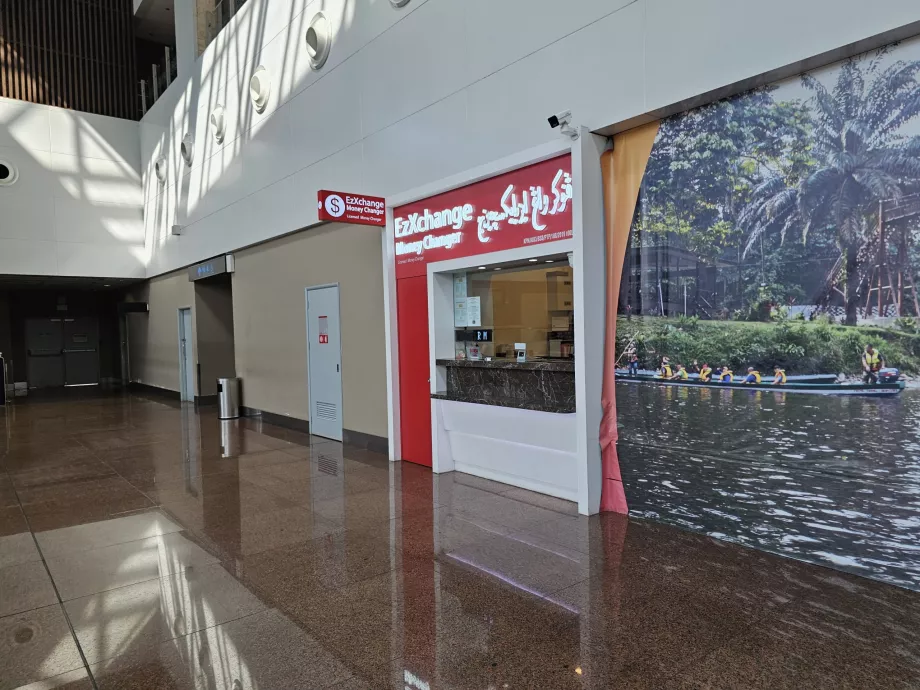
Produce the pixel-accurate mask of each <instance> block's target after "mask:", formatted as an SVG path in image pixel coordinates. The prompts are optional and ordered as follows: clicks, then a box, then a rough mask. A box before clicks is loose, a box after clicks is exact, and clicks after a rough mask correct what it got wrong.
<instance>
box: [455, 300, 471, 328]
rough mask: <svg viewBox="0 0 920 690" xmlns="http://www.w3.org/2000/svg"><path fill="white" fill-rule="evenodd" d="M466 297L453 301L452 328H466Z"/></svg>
mask: <svg viewBox="0 0 920 690" xmlns="http://www.w3.org/2000/svg"><path fill="white" fill-rule="evenodd" d="M466 300H467V298H466V297H460V298H456V299H454V328H466V327H467V326H469V324H468V323H467V319H468V317H467V311H466Z"/></svg>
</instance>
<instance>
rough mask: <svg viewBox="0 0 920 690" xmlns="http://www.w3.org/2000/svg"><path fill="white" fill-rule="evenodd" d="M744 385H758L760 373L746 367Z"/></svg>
mask: <svg viewBox="0 0 920 690" xmlns="http://www.w3.org/2000/svg"><path fill="white" fill-rule="evenodd" d="M744 382H745V383H760V372H759V371H757V370H756V369H754V367H748V370H747V376H745V377H744Z"/></svg>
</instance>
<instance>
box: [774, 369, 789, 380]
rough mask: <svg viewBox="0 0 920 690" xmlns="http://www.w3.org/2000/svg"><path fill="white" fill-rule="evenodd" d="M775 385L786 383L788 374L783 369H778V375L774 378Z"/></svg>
mask: <svg viewBox="0 0 920 690" xmlns="http://www.w3.org/2000/svg"><path fill="white" fill-rule="evenodd" d="M773 383H775V384H783V383H786V372H785V371H783V370H782V369H777V370H776V374H774V376H773Z"/></svg>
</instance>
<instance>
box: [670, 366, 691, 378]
mask: <svg viewBox="0 0 920 690" xmlns="http://www.w3.org/2000/svg"><path fill="white" fill-rule="evenodd" d="M688 378H690V375H689V374H688V373H687V370H686V369H685V368H684V365H683V364H678V365H677V371H675V372H674V375H673V376H672V377H671V380H672V381H686V380H687V379H688Z"/></svg>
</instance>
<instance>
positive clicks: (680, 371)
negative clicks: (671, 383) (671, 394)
mask: <svg viewBox="0 0 920 690" xmlns="http://www.w3.org/2000/svg"><path fill="white" fill-rule="evenodd" d="M677 375H678V376H680V377H681V378H682V379H684V380H686V379H688V378H690V375H689V374H687V370H686V369H678V370H677Z"/></svg>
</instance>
